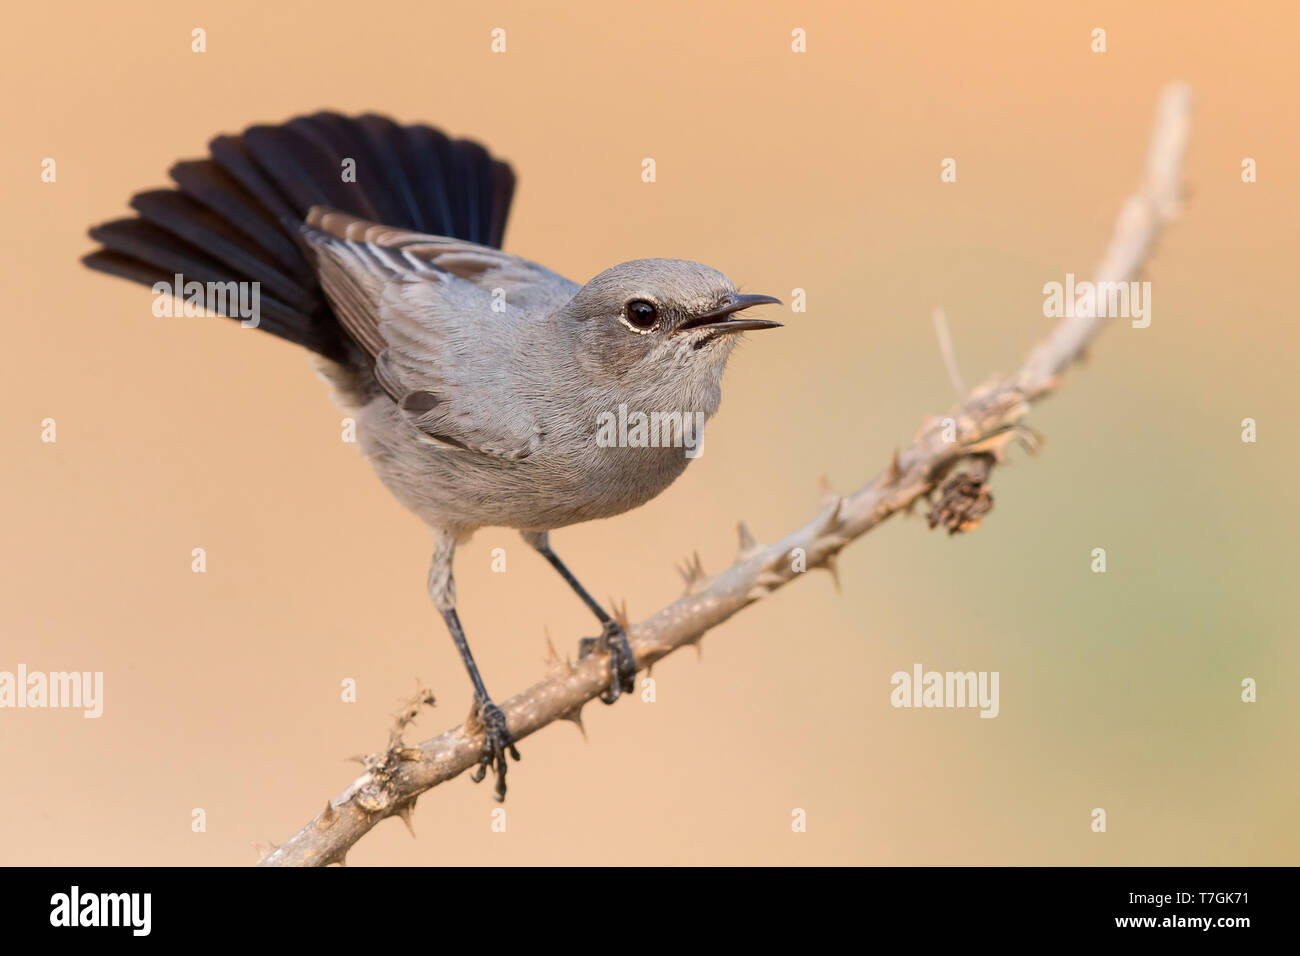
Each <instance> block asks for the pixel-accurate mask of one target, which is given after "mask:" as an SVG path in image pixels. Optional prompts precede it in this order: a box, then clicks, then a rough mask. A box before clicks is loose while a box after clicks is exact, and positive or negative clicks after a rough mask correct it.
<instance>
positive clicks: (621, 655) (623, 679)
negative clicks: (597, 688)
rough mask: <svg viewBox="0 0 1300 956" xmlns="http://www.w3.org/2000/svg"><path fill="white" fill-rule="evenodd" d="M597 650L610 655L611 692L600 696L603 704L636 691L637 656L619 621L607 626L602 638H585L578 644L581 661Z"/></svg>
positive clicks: (610, 622) (609, 623)
mask: <svg viewBox="0 0 1300 956" xmlns="http://www.w3.org/2000/svg"><path fill="white" fill-rule="evenodd" d="M597 648H600V649H601V650H604V651H607V652H608V653H609V690H607V691H605V693H603V694H601V695H600V702H601V703H602V704H612V703H614V701H616V700H618V699H619V697H620V696H621V695H622V694H623V693H624V692H625V691H626V692H627V693H629V694H630V693H632V691H634V690H636V654H634V653H633V652H632V645H631V644H630V643H628V639H627V631H625V630H623V628H622V626H621V625H620V624H619V623H618V622H617V621H609V622H608V623H606V624H605V627H604V630H603V631H602V632H601V635H600V637H584V638H583V639H582V640H581V641H579V642H578V657H579V659H581V658H583V657H587V656H588V655H590V654H591V653H592V652H593V651H595V650H596V649H597Z"/></svg>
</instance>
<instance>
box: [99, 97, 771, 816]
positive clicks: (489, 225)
mask: <svg viewBox="0 0 1300 956" xmlns="http://www.w3.org/2000/svg"><path fill="white" fill-rule="evenodd" d="M169 174H170V177H171V179H172V181H173V183H174V185H173V186H171V187H169V188H165V189H154V190H148V191H145V192H141V193H138V194H136V195H135V196H133V197H132V199H131V201H130V206H131V208H132V209H133V210H134V211H135V215H133V216H128V217H124V218H119V219H115V220H112V221H110V222H106V223H103V224H100V225H97V226H94V227H93V228H91V229H90V230H89V235H90V237H91V239H93V240H94V241H95V242H96V243H97V244H98V248H96V249H95V250H94V251H93V252H91V253H89V254H88V255H86V256H85V257H84V258H83V259H82V261H83V262H84V264H85V265H86V266H88V267H90V268H92V269H94V270H97V271H100V272H104V273H108V274H110V275H114V276H118V277H122V278H126V279H129V280H132V281H135V282H139V283H143V284H146V285H150V286H152V287H153V288H154V291H155V294H156V295H158V296H167V295H174V294H175V291H172V290H177V291H178V290H180V289H182V288H184V289H189V288H191V286H192V284H195V283H197V286H196V288H198V289H200V290H202V289H212V288H214V287H215V288H218V289H230V290H232V291H233V290H234V289H236V288H238V289H239V290H240V292H241V295H240V296H235V295H233V294H232V295H230V296H222V297H220V298H219V299H216V300H215V301H209V302H206V303H205V304H206V306H207V308H208V310H209V311H214V312H217V313H220V314H223V315H227V316H230V317H232V318H240V319H242V320H245V321H244V324H245V325H250V324H252V325H255V326H256V327H257V328H258V329H260V330H262V331H265V332H269V333H271V334H272V335H276V336H278V337H280V338H283V339H286V340H288V341H290V342H293V343H296V344H297V345H300V346H302V347H304V348H305V349H307V350H308V351H310V352H311V353H313V358H314V360H315V363H316V368H317V371H318V372H319V373H320V374H321V376H322V377H323V378H325V379H326V380H327V381H328V382H329V383H330V384H331V385H332V386H333V391H334V398H335V400H336V401H337V403H338V404H339V405H340V406H341V407H343V408H344V409H345V410H346V411H347V412H348V414H349V415H351V416H352V417H353V418H354V420H355V421H356V424H357V443H358V445H359V447H360V449H361V451H362V453H363V454H364V455H365V457H366V458H367V459H368V460H369V462H370V464H371V465H372V466H373V469H374V471H375V472H376V473H377V474H378V476H379V478H380V480H381V481H382V482H383V483H384V485H385V486H386V487H387V488H388V489H389V491H390V492H391V493H392V494H393V495H394V496H395V497H396V498H397V499H398V501H400V502H401V503H402V504H403V505H404V506H405V507H406V508H407V509H408V510H410V511H411V512H413V513H414V514H415V515H416V516H418V517H419V518H420V519H422V520H423V522H424V523H425V524H426V525H428V527H429V528H430V529H431V530H432V533H433V549H432V550H433V553H432V559H431V561H430V567H429V575H428V591H429V595H430V597H431V599H432V602H433V604H434V605H435V607H436V608H437V610H438V612H439V613H440V614H441V616H442V618H443V619H444V621H445V623H446V627H447V630H448V631H449V632H450V635H451V638H452V640H453V642H454V644H455V646H456V649H457V651H458V652H459V655H460V657H461V659H462V661H463V663H464V666H465V669H466V671H467V672H468V674H469V678H470V681H471V684H472V686H473V694H474V711H473V713H474V714H475V715H476V717H477V723H478V725H479V726H480V727H481V728H482V733H483V743H482V749H481V752H480V756H479V761H478V764H477V766H476V768H475V770H474V771H473V773H472V774H471V778H472V779H473V780H474V781H475V782H476V783H477V782H481V781H482V780H483V779H484V777H485V776H486V775H487V774H488V772H489V771H491V772H492V774H493V775H494V777H495V792H494V795H495V798H496V799H497V800H498V801H499V800H503V799H504V798H505V794H506V773H507V760H506V756H507V754H508V755H509V756H510V757H511V758H512V759H513V760H516V761H517V760H519V750H518V748H517V746H516V744H515V740H514V737H513V736H512V734H511V732H510V728H509V726H508V724H507V721H506V719H505V717H504V715H503V713H502V711H501V709H500V707H498V706H497V704H496V703H495V702H494V701H493V699H492V698H491V696H490V695H489V694H488V690H487V687H486V685H485V684H484V681H483V678H482V675H481V674H480V673H479V669H478V666H477V665H476V664H475V661H474V657H473V655H472V653H471V652H470V647H469V643H468V641H467V639H466V636H465V629H464V627H463V626H462V624H461V620H460V616H459V614H458V612H457V603H456V587H455V578H454V574H453V562H454V555H455V551H456V548H457V546H458V545H460V544H463V543H464V542H465V541H466V540H467V539H468V538H469V536H470V535H471V534H473V532H474V531H476V530H477V529H479V528H483V527H505V528H513V529H516V530H518V531H519V532H520V533H521V534H522V536H523V538H524V540H525V541H526V542H527V543H528V544H529V545H530V546H531V547H532V548H534V549H536V550H537V551H538V552H539V553H540V554H541V555H542V557H544V558H545V559H546V561H547V562H549V563H550V564H551V565H552V566H553V567H554V568H555V570H556V571H558V572H559V574H560V576H561V577H562V578H563V579H564V580H565V582H567V584H568V585H569V587H570V588H572V590H573V591H574V592H575V593H576V594H577V596H578V597H579V598H580V599H581V600H582V602H583V603H584V604H586V606H587V607H588V608H589V609H590V610H591V612H592V613H593V614H594V615H595V617H596V619H597V621H598V623H599V624H600V627H601V634H600V637H599V638H588V639H586V640H584V641H583V642H582V644H581V645H580V653H581V655H582V656H586V655H587V654H591V653H600V654H604V655H607V656H608V669H609V686H608V688H607V689H606V690H604V691H602V693H601V695H600V696H601V700H602V701H604V702H605V703H607V704H612V703H614V702H615V701H616V700H617V699H618V698H619V696H620V695H621V694H622V693H626V692H630V691H631V690H633V689H634V687H635V677H636V673H637V668H638V665H637V661H636V657H635V654H634V652H633V650H632V648H631V646H630V643H629V641H628V637H627V633H626V629H625V628H624V627H623V626H622V625H621V624H620V623H618V622H617V621H616V620H615V619H614V618H613V617H612V616H611V615H610V614H609V613H608V612H607V611H606V610H605V609H604V608H603V607H602V606H601V605H600V604H599V603H598V602H597V601H596V600H595V599H593V598H592V596H591V595H590V593H589V592H588V591H587V590H586V588H584V587H583V585H582V584H581V583H580V582H579V581H578V579H577V577H575V576H574V574H573V573H572V572H571V571H570V570H569V568H568V567H567V566H566V565H565V563H564V562H563V561H561V560H560V558H559V556H558V555H557V554H556V552H555V551H554V550H553V549H552V547H551V543H550V532H551V531H553V530H555V529H557V528H563V527H566V526H569V525H573V524H576V523H579V522H584V521H591V520H595V519H600V518H607V517H611V516H613V515H617V514H621V513H623V512H626V511H628V510H630V509H632V508H636V507H638V506H640V505H642V504H644V503H645V502H647V501H649V500H650V499H652V498H654V497H655V496H656V495H658V494H659V493H660V492H662V491H663V490H664V489H665V488H667V487H668V486H669V485H670V484H671V483H672V482H673V481H674V480H675V479H676V478H677V477H678V476H679V475H680V474H681V473H682V471H683V470H684V469H685V467H686V465H687V464H689V462H690V461H691V460H692V458H694V457H697V456H698V451H699V449H698V446H697V442H698V440H699V438H700V436H699V435H698V434H683V433H685V432H688V431H693V430H691V429H690V428H689V426H690V425H692V424H693V423H695V422H699V423H700V425H701V428H702V426H703V423H705V422H707V420H708V418H709V417H711V416H712V415H713V414H714V413H715V412H716V411H717V410H718V407H719V403H720V401H721V384H720V383H721V378H722V373H723V370H724V367H725V366H726V363H727V360H728V357H729V356H730V355H731V353H732V351H733V349H734V348H735V345H736V343H737V341H738V340H739V338H740V335H739V333H744V332H750V331H757V330H761V329H770V328H776V327H779V326H780V325H781V323H780V322H777V321H773V320H767V319H756V318H750V317H748V316H747V315H744V314H743V313H745V312H746V310H748V309H751V308H753V307H755V306H761V305H780V304H781V303H780V300H779V299H777V298H775V297H773V296H768V295H757V294H745V293H741V292H739V291H738V289H737V287H736V286H735V285H734V284H733V283H732V281H731V280H730V279H729V278H727V276H726V275H724V274H723V273H721V272H719V271H717V270H715V269H712V268H710V267H708V266H705V265H702V264H699V263H695V262H688V261H684V260H679V259H656V258H647V259H637V260H632V261H629V262H624V263H621V264H618V265H615V266H613V267H611V268H609V269H606V270H605V271H603V272H601V273H599V274H598V275H596V276H594V277H593V278H591V279H589V280H588V281H587V282H586V283H585V284H581V285H579V284H578V283H575V282H572V281H570V280H569V279H566V278H564V277H562V276H561V275H559V274H557V273H555V272H553V271H551V270H550V269H548V268H546V267H544V266H542V265H539V264H537V263H535V262H532V261H530V260H527V259H524V258H521V257H519V256H516V255H512V254H510V253H507V252H505V251H503V250H502V248H501V247H502V244H503V237H504V232H505V226H506V220H507V216H508V213H509V210H510V205H511V201H512V199H513V196H514V191H515V183H516V179H515V174H514V171H513V169H512V168H511V166H510V165H509V164H508V163H507V162H504V161H503V160H501V159H499V158H497V157H495V156H493V155H492V154H491V153H489V152H488V150H487V149H486V148H485V147H483V146H482V145H480V144H479V143H477V142H474V141H472V140H469V139H453V138H451V137H449V136H448V135H446V134H445V133H443V132H442V131H440V130H438V129H435V128H433V127H431V126H428V125H424V124H410V125H399V124H398V123H397V122H395V121H393V120H392V119H389V118H387V117H384V116H381V115H377V114H373V113H370V114H365V115H360V116H344V115H341V114H339V113H336V112H328V111H326V112H317V113H313V114H310V115H303V116H297V117H294V118H292V119H290V120H288V121H286V122H283V123H279V124H274V125H271V124H259V125H254V126H250V127H248V128H247V129H245V130H244V131H243V132H242V133H240V134H237V135H228V134H223V135H219V136H217V137H215V138H214V139H212V140H211V141H210V143H209V144H208V156H207V157H205V158H202V159H197V160H187V161H182V162H178V163H176V164H175V165H174V166H173V167H172V168H171V170H170V171H169ZM231 283H235V284H237V285H231ZM248 287H251V288H252V290H253V294H252V295H251V296H247V295H243V292H244V291H245V290H246V289H247V288H248ZM241 296H242V297H241ZM250 299H251V301H252V302H253V303H254V304H255V305H256V309H255V310H254V311H256V313H257V314H256V315H254V316H251V317H250V315H249V314H248V312H247V310H246V309H243V308H236V307H235V303H236V302H239V303H242V304H243V305H244V306H246V305H247V304H248V302H249V301H250ZM168 301H169V302H170V301H171V300H170V299H168ZM250 318H251V320H250ZM638 414H639V415H641V416H642V418H640V419H638V420H639V421H641V422H644V421H645V420H646V416H649V418H650V419H651V420H652V421H655V422H656V423H657V424H659V425H662V426H663V427H662V428H658V429H652V430H651V431H652V432H654V434H652V435H651V436H650V438H653V439H658V440H649V441H648V440H647V435H646V433H645V430H644V429H642V430H641V432H640V433H637V431H636V429H635V428H634V429H633V430H632V431H631V432H628V431H627V430H626V429H625V428H623V427H620V428H619V429H618V430H615V429H613V428H610V427H605V426H609V425H611V424H612V422H613V421H614V418H613V417H612V416H616V415H621V416H622V418H621V419H620V422H624V423H625V422H626V420H627V419H628V417H629V416H636V415H638ZM656 416H658V418H656ZM678 422H682V423H683V425H682V426H679V425H678ZM665 432H667V433H671V434H669V436H668V438H669V439H670V440H664V433H665ZM611 438H612V440H611ZM688 446H689V447H688Z"/></svg>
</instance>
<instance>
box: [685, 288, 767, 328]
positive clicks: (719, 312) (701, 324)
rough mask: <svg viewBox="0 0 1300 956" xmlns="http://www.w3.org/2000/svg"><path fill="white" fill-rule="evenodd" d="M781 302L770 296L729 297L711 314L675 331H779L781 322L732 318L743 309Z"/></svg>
mask: <svg viewBox="0 0 1300 956" xmlns="http://www.w3.org/2000/svg"><path fill="white" fill-rule="evenodd" d="M780 304H781V300H780V299H777V298H775V297H773V296H770V295H741V294H739V293H735V294H733V295H731V296H728V298H727V301H726V302H724V303H723V304H722V305H720V306H718V307H717V308H716V309H714V310H713V311H711V312H706V313H704V314H703V315H697V316H695V317H694V318H692V319H690V320H688V321H686V322H683V323H682V324H681V325H679V326H678V327H677V328H676V329H675V330H674V331H677V332H687V331H690V330H692V329H709V330H711V331H714V332H752V331H755V330H757V329H779V328H780V327H781V323H780V322H772V321H770V320H768V319H733V318H732V316H733V315H735V314H736V313H737V312H740V311H741V310H743V309H749V308H752V307H753V306H756V305H780Z"/></svg>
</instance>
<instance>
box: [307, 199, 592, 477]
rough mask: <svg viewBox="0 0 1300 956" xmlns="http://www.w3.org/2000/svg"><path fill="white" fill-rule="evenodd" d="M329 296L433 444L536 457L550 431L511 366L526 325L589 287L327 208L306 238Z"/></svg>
mask: <svg viewBox="0 0 1300 956" xmlns="http://www.w3.org/2000/svg"><path fill="white" fill-rule="evenodd" d="M302 235H303V240H304V242H305V243H306V244H307V245H308V246H309V247H310V248H311V249H312V250H313V251H314V252H315V257H316V269H317V273H318V274H319V276H320V282H321V287H322V288H323V289H324V290H325V294H326V295H327V296H328V297H329V300H330V303H331V305H332V306H333V307H334V311H335V313H336V314H337V315H338V318H339V321H340V322H341V323H342V325H343V327H344V328H345V329H346V330H347V332H348V334H349V335H350V336H351V337H352V338H353V339H354V340H355V341H356V342H357V343H358V344H359V345H360V346H361V347H362V348H364V349H365V350H366V351H367V352H368V353H369V354H370V356H371V357H372V358H373V359H374V371H375V377H376V378H377V380H378V381H379V384H380V385H381V386H382V387H383V388H384V390H385V391H387V392H388V394H389V395H391V396H392V397H393V399H394V401H396V402H397V403H398V406H399V407H400V408H401V410H402V413H403V415H404V416H405V417H406V418H407V420H408V421H410V422H411V423H412V424H413V425H414V426H415V427H416V428H418V429H419V430H420V432H422V433H423V435H424V436H425V437H427V438H428V439H429V440H430V441H433V442H436V443H439V444H442V445H446V446H448V447H451V448H459V449H467V450H472V451H477V452H480V453H482V454H486V455H491V456H494V457H500V458H508V459H519V458H525V457H527V456H528V455H530V454H532V453H533V452H534V451H536V449H537V448H538V446H539V445H540V442H541V437H542V436H541V430H540V429H539V428H538V426H537V424H536V421H535V420H534V419H533V417H532V415H530V414H529V411H528V409H527V407H526V405H525V403H524V401H523V398H522V396H521V395H520V394H519V393H520V389H519V388H518V383H516V382H514V381H512V380H511V374H512V366H511V363H510V362H508V361H506V359H507V358H508V356H509V355H510V353H511V351H512V348H513V347H514V345H515V343H516V341H517V333H518V330H519V328H520V326H521V325H522V324H523V323H525V322H527V321H529V320H530V319H532V318H537V317H539V316H541V315H544V314H546V313H548V312H550V311H552V310H553V309H555V308H558V307H559V306H561V305H563V304H564V303H565V302H567V301H568V300H569V299H571V298H572V297H573V295H574V293H575V292H576V291H577V289H578V287H577V286H576V285H575V284H574V283H572V282H570V281H568V280H567V279H564V278H562V277H561V276H558V275H556V274H555V273H553V272H551V271H550V270H548V269H544V268H542V267H541V266H539V265H537V264H535V263H532V262H529V261H528V260H526V259H521V258H519V257H518V256H512V255H509V254H508V253H504V252H502V251H500V250H499V249H493V248H491V247H488V246H480V245H477V244H475V243H472V242H465V241H463V240H460V239H450V238H446V237H442V236H429V235H424V234H422V233H416V232H410V231H407V230H403V229H394V228H391V227H388V226H382V225H378V224H376V223H371V222H366V221H364V220H360V219H356V218H355V217H353V216H349V215H346V214H342V213H336V212H334V211H333V210H329V209H325V208H323V207H315V208H313V209H312V210H311V212H310V213H309V215H308V219H307V225H306V226H304V227H303V230H302Z"/></svg>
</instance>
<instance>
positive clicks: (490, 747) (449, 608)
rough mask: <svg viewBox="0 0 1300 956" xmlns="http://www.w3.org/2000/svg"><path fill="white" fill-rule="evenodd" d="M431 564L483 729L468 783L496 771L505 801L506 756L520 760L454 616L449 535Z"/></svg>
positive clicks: (435, 593)
mask: <svg viewBox="0 0 1300 956" xmlns="http://www.w3.org/2000/svg"><path fill="white" fill-rule="evenodd" d="M434 542H435V543H434V549H433V562H432V563H431V564H430V566H429V596H430V597H431V598H433V603H434V604H435V605H437V607H438V610H439V611H441V612H442V618H443V620H444V621H446V622H447V630H449V631H450V632H451V639H452V642H453V643H455V645H456V650H458V651H460V659H461V660H462V661H464V662H465V670H467V671H469V679H470V681H471V682H472V683H473V685H474V703H475V706H476V707H477V708H478V718H479V723H481V724H482V725H483V751H482V754H481V755H480V757H479V762H478V769H477V770H475V771H474V772H473V773H472V774H470V779H471V780H473V781H474V782H475V783H479V782H480V781H482V779H483V778H484V777H485V776H486V775H487V772H488V770H489V769H491V770H493V771H495V773H496V778H497V787H496V798H497V800H498V801H501V800H504V799H505V798H506V754H507V753H509V754H510V756H512V757H514V758H515V759H516V760H518V759H519V751H518V750H517V749H515V741H514V738H513V737H512V736H510V728H509V727H507V726H506V718H505V715H504V714H503V713H501V708H500V707H498V706H497V705H496V704H494V703H493V702H492V698H491V697H489V696H488V692H487V688H486V687H485V686H483V678H482V676H481V675H480V674H479V672H478V666H477V665H476V664H475V663H474V655H473V654H471V653H470V651H469V642H468V641H466V640H465V629H464V628H463V627H461V625H460V616H459V615H458V614H457V613H456V581H455V579H454V578H453V577H452V573H451V561H452V555H453V554H454V553H455V550H456V539H455V537H453V536H452V535H451V534H449V533H447V532H444V531H439V532H437V534H436V535H435V539H434Z"/></svg>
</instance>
